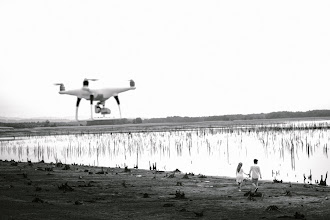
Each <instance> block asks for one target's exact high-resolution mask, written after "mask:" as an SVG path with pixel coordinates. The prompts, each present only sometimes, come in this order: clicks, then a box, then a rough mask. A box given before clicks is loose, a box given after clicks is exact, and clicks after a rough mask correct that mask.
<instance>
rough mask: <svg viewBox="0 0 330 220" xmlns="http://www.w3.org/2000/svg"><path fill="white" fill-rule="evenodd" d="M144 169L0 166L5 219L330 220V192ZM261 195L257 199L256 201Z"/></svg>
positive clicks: (325, 188) (324, 188)
mask: <svg viewBox="0 0 330 220" xmlns="http://www.w3.org/2000/svg"><path fill="white" fill-rule="evenodd" d="M251 189H252V185H251V181H250V180H248V181H246V182H245V183H244V184H243V186H242V191H241V192H239V191H238V187H237V184H236V182H235V179H234V178H226V177H219V176H204V175H192V174H185V173H181V172H174V171H171V172H163V171H155V170H142V169H128V168H126V169H123V168H108V167H95V166H79V165H65V164H52V163H42V162H39V163H28V162H14V161H7V162H6V161H0V219H60V218H62V219H197V218H200V217H203V218H204V219H278V218H281V219H294V218H296V219H297V218H298V219H328V218H329V215H330V210H329V208H328V207H330V200H329V199H328V198H329V196H330V188H329V187H328V186H318V185H308V184H301V183H291V184H290V183H274V182H271V181H263V180H261V181H260V186H259V190H258V192H259V193H260V194H259V195H250V196H248V195H246V194H248V192H249V191H250V190H251ZM259 196H260V197H259Z"/></svg>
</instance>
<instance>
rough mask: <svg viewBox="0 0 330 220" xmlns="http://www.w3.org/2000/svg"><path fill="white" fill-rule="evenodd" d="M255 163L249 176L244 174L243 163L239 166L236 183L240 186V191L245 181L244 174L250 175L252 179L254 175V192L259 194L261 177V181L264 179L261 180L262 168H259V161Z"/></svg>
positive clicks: (254, 161) (255, 160)
mask: <svg viewBox="0 0 330 220" xmlns="http://www.w3.org/2000/svg"><path fill="white" fill-rule="evenodd" d="M253 163H254V164H253V165H252V166H251V168H250V172H249V173H248V174H247V173H244V171H243V168H242V166H243V164H242V163H239V164H238V166H237V169H236V182H237V184H238V185H239V191H241V187H242V182H243V180H244V176H243V174H245V175H248V176H249V177H251V174H252V185H253V186H254V192H257V190H258V180H259V177H260V179H262V178H261V172H260V167H259V166H258V160H257V159H254V160H253Z"/></svg>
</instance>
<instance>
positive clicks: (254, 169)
mask: <svg viewBox="0 0 330 220" xmlns="http://www.w3.org/2000/svg"><path fill="white" fill-rule="evenodd" d="M251 172H252V178H253V179H258V178H259V175H260V178H261V172H260V167H259V166H258V165H253V166H251V169H250V174H251Z"/></svg>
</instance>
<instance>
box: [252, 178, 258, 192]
mask: <svg viewBox="0 0 330 220" xmlns="http://www.w3.org/2000/svg"><path fill="white" fill-rule="evenodd" d="M252 186H253V187H254V190H255V191H257V189H258V179H254V178H252Z"/></svg>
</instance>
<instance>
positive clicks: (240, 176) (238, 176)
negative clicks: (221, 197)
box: [236, 168, 244, 183]
mask: <svg viewBox="0 0 330 220" xmlns="http://www.w3.org/2000/svg"><path fill="white" fill-rule="evenodd" d="M236 172H237V171H236ZM243 173H244V172H243V169H242V168H241V169H240V171H239V172H237V173H236V182H237V183H241V182H243V180H244V176H243Z"/></svg>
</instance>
